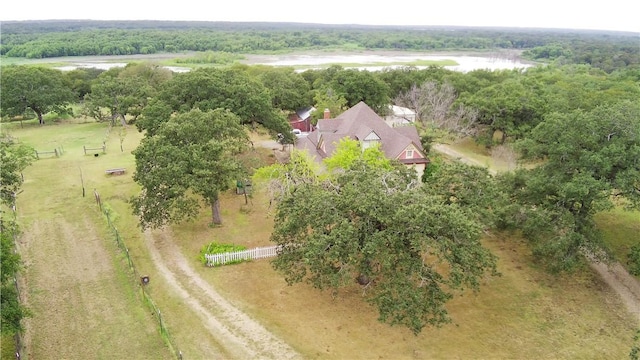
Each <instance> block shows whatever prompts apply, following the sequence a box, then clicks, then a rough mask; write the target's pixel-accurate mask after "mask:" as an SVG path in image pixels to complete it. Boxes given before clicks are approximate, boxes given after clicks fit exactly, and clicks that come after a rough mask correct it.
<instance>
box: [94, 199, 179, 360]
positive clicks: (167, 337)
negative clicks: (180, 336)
mask: <svg viewBox="0 0 640 360" xmlns="http://www.w3.org/2000/svg"><path fill="white" fill-rule="evenodd" d="M93 193H94V196H95V199H96V204H97V205H98V207H99V208H100V211H101V212H102V214H104V216H105V217H106V219H107V224H108V225H109V228H110V230H111V231H112V233H113V235H114V237H115V239H116V244H117V245H118V248H119V249H120V250H122V252H123V254H124V255H125V257H126V259H127V264H128V265H129V270H130V271H131V272H132V273H133V275H134V276H135V279H140V282H139V283H137V285H138V286H139V288H140V290H141V294H142V298H143V301H144V303H145V304H146V305H147V306H148V307H149V308H150V309H151V310H152V311H153V315H154V318H155V319H156V320H157V321H158V324H159V326H160V328H159V329H160V335H161V337H162V339H163V340H164V341H165V343H166V344H167V346H168V347H169V350H171V352H172V353H173V354H174V355H175V357H176V358H177V359H179V360H182V359H183V354H182V351H180V350H179V348H178V346H177V345H176V343H175V341H174V339H173V338H172V337H171V334H170V333H169V330H168V329H167V327H166V326H165V323H164V319H163V318H162V312H160V308H158V306H157V305H156V304H155V302H154V301H153V299H152V298H151V295H150V294H149V292H148V291H147V289H146V285H147V284H148V283H149V277H148V276H147V275H144V274H141V273H140V272H139V271H138V269H137V268H136V267H135V265H134V263H133V260H132V259H131V256H130V255H129V249H128V248H127V245H126V244H125V242H124V240H123V238H122V236H120V232H119V231H118V228H117V227H116V226H115V225H114V224H113V221H112V219H111V215H112V210H111V208H110V207H109V206H105V204H103V203H102V200H101V199H100V194H99V193H98V191H97V190H95V189H94V191H93Z"/></svg>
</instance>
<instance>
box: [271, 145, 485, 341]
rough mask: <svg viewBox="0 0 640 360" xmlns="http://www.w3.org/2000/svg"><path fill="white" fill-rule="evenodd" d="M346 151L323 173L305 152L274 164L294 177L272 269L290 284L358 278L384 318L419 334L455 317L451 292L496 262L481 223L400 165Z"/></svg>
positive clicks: (280, 212) (338, 284)
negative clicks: (331, 169)
mask: <svg viewBox="0 0 640 360" xmlns="http://www.w3.org/2000/svg"><path fill="white" fill-rule="evenodd" d="M345 150H346V151H348V152H349V151H350V148H349V147H345ZM360 153H361V154H362V152H360ZM347 158H351V157H349V156H347V157H343V159H342V160H341V161H339V162H338V163H339V164H342V165H340V166H339V168H340V170H339V171H337V172H334V173H331V174H324V175H322V176H317V175H314V174H313V173H312V172H311V171H310V169H312V168H313V167H312V166H311V165H306V166H305V165H304V160H303V158H301V157H299V156H294V157H293V160H294V161H292V162H291V163H290V165H286V166H282V165H279V166H278V170H277V171H274V174H277V176H280V177H281V179H282V180H283V181H282V183H286V184H287V185H288V186H286V187H282V188H281V189H282V190H284V191H280V192H277V194H278V196H279V198H280V201H279V203H278V207H277V212H276V216H275V226H274V231H273V234H272V241H274V242H275V243H276V244H278V245H280V251H279V254H278V257H277V258H276V259H275V260H274V261H273V266H274V268H275V269H276V270H277V271H279V272H280V273H282V274H283V275H284V277H285V280H286V281H287V283H289V284H294V283H297V282H307V283H309V284H311V285H312V286H314V287H316V288H319V289H331V290H333V291H338V290H339V289H340V288H343V287H347V286H353V284H355V283H356V282H357V283H359V284H360V285H361V286H362V291H363V294H364V298H365V299H366V301H367V302H369V303H370V304H372V305H373V306H374V307H375V308H377V310H378V312H379V320H380V321H383V322H387V323H390V324H397V325H402V326H406V327H408V328H409V329H410V330H412V331H413V332H414V333H418V332H420V331H421V330H422V329H423V328H424V327H425V326H428V325H434V326H438V325H441V324H444V323H447V322H449V321H450V318H449V316H448V312H447V309H446V307H445V305H446V303H447V302H448V301H449V300H450V299H452V297H453V295H454V294H455V293H459V292H460V291H461V290H462V289H465V288H470V289H474V290H477V289H478V288H479V284H480V280H481V279H482V277H483V276H485V275H487V274H493V273H495V270H496V259H495V257H494V256H493V255H492V254H491V253H490V252H489V251H488V250H487V249H485V248H484V247H482V245H481V244H480V241H479V239H480V235H481V232H482V226H481V224H480V223H479V222H477V221H475V220H474V219H473V217H472V216H471V214H470V213H469V212H468V211H467V210H465V209H464V208H463V207H462V206H460V205H458V204H455V203H452V202H450V201H449V199H448V198H447V197H446V196H441V195H438V194H437V193H434V192H432V191H431V190H430V189H429V188H428V187H426V186H419V183H420V182H419V181H417V178H416V176H415V173H414V172H412V171H410V170H409V169H407V168H405V167H404V166H402V165H400V166H398V167H393V168H392V169H387V168H386V166H379V165H378V164H376V162H375V161H374V162H372V161H370V160H371V159H369V160H367V159H366V157H362V158H356V159H351V160H348V161H344V160H346V159H347Z"/></svg>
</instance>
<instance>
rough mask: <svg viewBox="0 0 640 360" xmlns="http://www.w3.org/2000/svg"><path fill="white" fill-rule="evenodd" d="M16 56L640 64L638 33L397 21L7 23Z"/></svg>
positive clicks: (7, 40)
mask: <svg viewBox="0 0 640 360" xmlns="http://www.w3.org/2000/svg"><path fill="white" fill-rule="evenodd" d="M2 27H3V29H2V31H3V34H2V44H1V45H0V54H1V55H3V56H8V57H25V58H48V57H59V56H89V55H133V54H154V53H173V52H183V51H224V52H229V53H252V52H260V51H283V50H287V51H290V50H296V49H326V48H350V49H358V48H360V49H389V50H413V51H439V50H440V51H441V50H490V49H515V50H528V51H526V52H525V55H526V56H528V57H530V58H533V59H548V60H555V59H558V58H561V61H562V62H564V63H578V64H590V65H592V66H595V67H599V68H602V69H604V70H605V71H612V70H614V69H617V68H621V67H625V66H630V65H638V64H640V48H639V47H638V46H637V45H638V43H637V34H634V33H623V32H595V31H577V30H576V31H568V30H541V29H507V28H467V27H391V26H386V27H384V26H360V25H359V26H346V25H317V24H279V23H275V24H270V23H225V22H168V21H164V22H162V21H158V22H154V21H111V22H110V21H27V22H5V23H3V24H2Z"/></svg>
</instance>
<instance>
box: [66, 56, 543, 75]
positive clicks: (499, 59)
mask: <svg viewBox="0 0 640 360" xmlns="http://www.w3.org/2000/svg"><path fill="white" fill-rule="evenodd" d="M166 56H167V55H165V57H166ZM178 56H179V55H178V54H176V55H175V57H178ZM181 57H184V54H182V55H181ZM102 59H104V57H96V60H95V61H92V60H91V59H90V58H88V57H83V59H82V60H83V61H79V62H73V60H72V59H69V58H66V60H67V61H69V64H68V65H64V66H59V67H56V69H59V70H63V71H69V70H73V69H77V68H97V69H102V70H108V69H111V68H113V67H124V66H126V65H127V63H126V62H120V61H115V62H114V61H103V60H102ZM109 59H110V60H118V59H119V60H122V61H124V60H127V59H128V58H126V57H117V56H116V57H113V56H112V57H109ZM144 59H145V58H141V57H137V58H136V60H137V61H139V60H144ZM147 60H149V61H153V60H154V57H153V56H149V57H148V58H147ZM442 60H450V61H454V62H455V63H457V65H449V66H444V67H445V68H446V69H450V70H453V71H461V72H468V71H472V70H479V69H486V70H505V69H526V68H528V67H531V66H534V64H532V63H529V62H526V61H523V60H521V59H520V58H519V56H517V55H515V54H486V55H477V54H474V55H464V54H438V55H434V54H430V53H404V52H398V51H368V52H362V53H311V54H283V55H246V59H245V60H242V61H241V62H242V63H246V64H249V65H258V64H260V65H270V66H293V67H295V68H296V71H299V72H301V71H304V70H307V69H317V68H322V67H326V66H329V65H331V64H357V65H354V66H346V65H343V67H344V68H357V69H361V70H369V71H379V70H382V69H384V68H395V67H401V66H407V65H410V64H411V63H412V62H416V61H442ZM425 67H426V66H416V68H425ZM165 68H167V69H169V70H171V71H173V72H176V73H181V72H188V71H190V69H189V68H187V67H179V66H165Z"/></svg>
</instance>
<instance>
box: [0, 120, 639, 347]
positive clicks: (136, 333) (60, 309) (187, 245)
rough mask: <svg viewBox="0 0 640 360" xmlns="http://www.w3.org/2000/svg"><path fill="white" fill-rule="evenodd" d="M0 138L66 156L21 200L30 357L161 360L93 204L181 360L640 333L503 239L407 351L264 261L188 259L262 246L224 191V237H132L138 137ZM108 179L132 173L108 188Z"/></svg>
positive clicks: (261, 225) (407, 335) (604, 300)
mask: <svg viewBox="0 0 640 360" xmlns="http://www.w3.org/2000/svg"><path fill="white" fill-rule="evenodd" d="M3 130H7V131H9V132H10V133H11V134H12V135H14V136H15V137H18V138H19V139H20V140H21V141H23V142H25V143H27V144H30V145H32V146H33V147H35V148H36V149H38V150H41V149H42V150H44V149H49V148H51V149H53V148H63V149H64V154H63V155H62V156H60V157H59V158H56V157H55V156H54V157H51V158H43V159H41V160H38V161H37V162H35V163H34V165H33V166H31V167H30V168H28V169H27V171H25V178H26V183H25V184H24V186H23V188H24V192H23V193H22V194H20V195H19V198H18V216H19V221H20V223H21V225H22V229H23V231H24V236H23V237H22V239H21V240H20V244H19V245H20V251H21V253H22V256H23V259H24V261H25V265H26V268H25V271H24V276H23V278H24V281H23V293H24V294H25V296H26V299H27V305H28V306H29V307H30V308H31V309H32V311H33V313H34V314H33V317H32V318H31V319H29V321H28V322H27V323H26V326H27V332H26V333H25V349H24V352H25V353H26V354H28V357H29V358H33V359H37V358H48V357H50V355H51V354H56V357H57V358H67V359H74V358H78V359H79V358H83V359H84V358H87V357H89V358H104V359H113V358H131V357H133V358H149V359H151V358H153V359H159V358H171V354H170V352H169V350H168V348H167V347H166V346H165V344H164V343H163V341H162V338H161V337H160V335H159V333H158V325H157V323H156V322H155V320H154V317H153V316H152V315H151V314H149V310H148V308H147V307H146V306H145V305H144V304H143V302H142V300H141V298H140V292H139V291H138V290H137V289H138V286H140V285H139V279H135V278H134V277H133V276H132V275H131V272H130V271H129V269H128V267H127V266H126V262H125V261H124V260H123V255H122V253H120V251H119V250H118V249H117V247H116V246H115V243H114V240H113V236H112V235H111V233H110V232H109V231H108V228H107V225H106V222H105V220H104V217H103V216H102V215H101V214H100V212H99V209H98V207H97V205H96V204H95V200H94V198H93V190H94V189H96V191H97V192H99V194H100V196H101V199H102V202H103V204H105V205H106V206H108V207H109V209H110V211H111V213H112V215H113V219H114V224H115V226H116V227H117V228H118V230H119V232H120V234H121V235H122V237H123V239H124V241H125V242H126V243H127V246H128V249H129V254H130V256H131V258H132V259H133V261H134V263H135V265H136V268H137V269H138V271H139V272H140V273H144V274H145V275H147V276H149V279H150V283H149V285H147V286H148V287H147V290H148V292H149V293H150V294H151V296H152V298H153V300H154V302H155V303H156V305H157V306H158V308H159V309H161V310H162V312H163V314H164V316H163V318H164V321H165V326H166V327H167V329H168V330H169V333H170V334H171V337H172V339H173V341H174V342H175V343H176V344H177V346H178V348H179V349H180V351H181V352H182V353H183V354H184V358H185V359H200V358H275V359H281V358H318V359H371V358H390V359H412V358H429V359H450V358H519V359H539V358H554V359H555V358H571V359H573V358H616V359H619V358H625V357H626V356H627V354H628V352H629V348H630V345H631V339H632V337H633V334H634V331H635V330H634V329H635V327H636V326H637V325H638V321H637V320H638V319H635V318H633V316H632V315H631V314H630V313H629V312H627V311H626V309H625V307H624V306H623V303H622V301H621V299H620V298H619V297H618V295H617V294H616V293H615V292H614V291H612V289H611V288H610V287H609V286H607V285H606V284H605V283H604V282H603V281H602V280H601V278H600V277H599V276H598V275H597V274H596V273H595V272H594V271H593V270H591V269H590V268H589V267H588V266H587V265H586V264H585V266H584V268H583V269H581V271H579V272H578V273H576V274H573V275H564V276H561V277H558V278H556V277H553V276H550V275H548V274H547V273H545V272H544V271H543V270H541V269H538V268H537V267H536V266H535V265H534V264H533V262H532V259H531V257H530V255H529V252H528V248H527V247H526V246H525V244H524V242H523V241H522V240H520V238H519V237H518V235H517V234H506V233H503V234H496V235H493V236H487V237H486V238H485V239H484V244H485V245H486V246H487V247H489V248H490V249H491V250H492V251H493V252H494V253H495V254H496V255H498V256H499V258H500V260H499V271H500V272H501V273H502V276H500V277H497V278H491V279H487V280H486V282H485V283H484V284H483V286H482V287H481V291H480V292H479V293H477V294H473V293H465V294H464V296H461V297H457V298H456V299H455V300H454V301H452V302H451V304H450V306H449V311H450V313H451V316H452V318H453V320H454V323H453V324H450V325H446V326H443V327H442V328H430V329H425V330H424V331H423V332H422V333H421V334H420V335H418V336H414V335H413V334H412V333H411V332H410V331H409V330H407V329H404V328H397V327H390V326H388V325H385V324H382V323H379V322H378V321H377V320H376V318H377V314H376V313H375V312H374V311H373V309H372V308H371V307H370V306H368V305H367V304H366V303H364V302H363V301H362V297H361V291H362V290H361V289H360V288H359V286H358V285H357V284H355V283H354V285H353V287H351V288H349V289H346V290H345V291H343V292H340V293H339V294H337V295H336V296H335V297H334V296H332V294H330V293H326V292H319V291H318V290H315V289H312V288H311V287H309V286H307V285H295V286H287V285H286V283H285V282H284V280H283V279H282V278H281V277H280V276H279V275H278V274H277V273H275V271H274V270H273V269H272V268H271V267H270V264H269V261H268V260H256V261H252V262H248V263H242V264H237V265H231V266H224V267H216V268H207V267H204V266H203V265H202V264H201V263H200V262H199V261H198V253H199V250H200V248H201V247H202V246H203V245H205V244H207V243H209V242H211V241H214V240H215V241H219V242H223V243H229V244H240V245H244V246H247V247H255V246H266V245H270V242H269V236H270V231H271V227H272V221H273V220H272V217H271V216H270V214H271V213H270V211H271V210H273V209H269V207H268V203H267V201H266V199H265V198H264V196H263V194H261V193H259V192H257V193H255V194H254V196H252V198H250V204H249V206H246V205H244V204H245V203H244V201H245V200H244V197H242V196H238V195H235V193H234V192H230V193H228V194H224V196H223V197H222V206H221V208H222V211H223V213H222V216H223V221H224V225H223V226H222V227H218V228H211V227H209V226H207V222H208V214H207V213H206V211H203V214H202V216H201V217H200V218H199V219H198V220H197V221H195V222H193V223H186V224H182V225H176V226H172V227H170V228H165V229H161V230H157V231H153V232H147V233H143V232H141V231H140V229H139V228H138V227H137V219H135V218H134V217H133V215H131V211H130V209H129V205H128V203H127V200H128V199H129V197H130V196H132V195H133V194H135V193H136V192H137V191H138V187H137V185H136V184H135V183H133V181H132V180H131V175H132V172H133V169H134V168H135V166H134V160H133V156H132V155H131V153H130V152H131V150H133V149H134V148H135V146H137V143H138V142H139V140H140V139H141V134H139V133H138V132H137V131H136V130H135V128H134V127H129V128H128V129H127V131H126V136H125V137H124V142H123V150H124V151H122V152H121V151H120V138H119V136H118V133H119V130H120V128H119V127H116V128H114V130H113V131H111V132H110V133H109V135H108V136H106V135H105V134H106V130H107V125H106V124H97V123H93V122H90V123H82V121H62V122H60V123H56V124H47V125H45V126H44V127H39V126H35V125H31V124H28V125H27V126H25V128H20V127H19V124H11V125H3ZM105 137H106V140H107V141H106V144H107V151H106V153H105V154H99V155H98V156H92V155H84V154H83V146H85V145H87V146H89V145H91V146H94V145H100V144H101V142H102V140H103V138H105ZM265 151H266V153H264V156H265V158H266V159H272V156H271V155H270V153H269V151H271V150H265ZM112 168H126V169H127V171H126V172H125V173H124V174H123V175H106V174H105V170H106V169H112ZM81 174H82V176H81ZM83 185H84V188H85V190H86V196H85V197H83V196H82V193H83V191H82V188H83ZM631 223H632V221H631ZM632 226H634V225H633V224H631V225H630V224H629V223H623V224H620V225H617V226H616V227H617V228H621V227H622V228H625V227H632ZM624 233H625V234H628V235H625V236H633V235H634V234H635V233H637V232H632V231H628V232H624ZM629 234H630V235H629ZM614 241H615V240H614ZM621 241H623V240H621ZM624 241H626V240H624ZM132 354H133V355H132Z"/></svg>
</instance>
